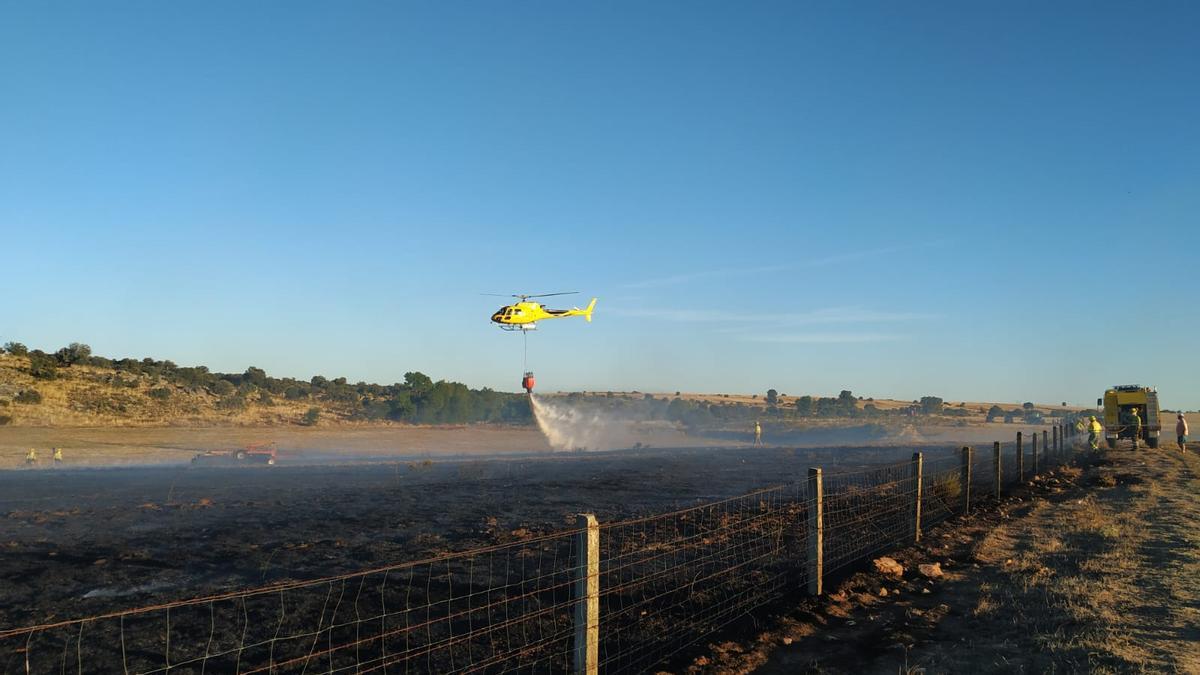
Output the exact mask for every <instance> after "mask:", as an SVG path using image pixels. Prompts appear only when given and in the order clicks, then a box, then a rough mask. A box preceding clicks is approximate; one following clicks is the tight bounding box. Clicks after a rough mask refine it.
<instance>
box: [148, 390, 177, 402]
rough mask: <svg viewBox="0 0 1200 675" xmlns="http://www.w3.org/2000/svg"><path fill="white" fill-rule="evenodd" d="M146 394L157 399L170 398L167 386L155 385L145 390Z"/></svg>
mask: <svg viewBox="0 0 1200 675" xmlns="http://www.w3.org/2000/svg"><path fill="white" fill-rule="evenodd" d="M146 395H147V396H149V397H150V398H153V399H156V400H159V401H165V400H167V399H169V398H171V390H170V389H169V388H167V387H157V388H155V389H151V390H150V391H148V392H146Z"/></svg>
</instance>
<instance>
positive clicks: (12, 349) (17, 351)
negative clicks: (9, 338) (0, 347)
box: [4, 342, 29, 356]
mask: <svg viewBox="0 0 1200 675" xmlns="http://www.w3.org/2000/svg"><path fill="white" fill-rule="evenodd" d="M4 351H6V352H8V353H9V354H12V355H13V356H25V355H26V354H28V353H29V347H26V346H25V345H23V344H21V343H20V342H8V343H6V344H5V345H4Z"/></svg>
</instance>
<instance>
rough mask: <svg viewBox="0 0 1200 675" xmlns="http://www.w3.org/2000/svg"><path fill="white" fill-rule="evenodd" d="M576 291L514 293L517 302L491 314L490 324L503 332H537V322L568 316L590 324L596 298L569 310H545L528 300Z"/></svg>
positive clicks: (540, 304) (543, 306) (543, 307)
mask: <svg viewBox="0 0 1200 675" xmlns="http://www.w3.org/2000/svg"><path fill="white" fill-rule="evenodd" d="M576 293H578V291H568V292H566V293H540V294H537V295H525V294H520V293H514V294H512V295H511V297H514V298H517V302H514V303H513V304H511V305H505V306H503V307H501V308H500V309H498V310H496V312H495V313H494V314H492V322H493V323H496V324H498V325H499V326H500V328H502V329H504V330H512V331H517V330H519V331H531V330H537V322H538V321H545V320H547V319H565V318H567V317H569V316H582V317H583V318H584V319H585V320H586V321H587V322H588V323H591V322H592V310H593V309H595V308H596V298H592V301H591V302H589V303H588V306H587V307H585V308H583V309H580V308H578V307H572V308H571V309H546V306H545V305H543V304H542V303H540V302H530V301H529V299H530V298H548V297H550V296H552V295H574V294H576ZM484 295H498V294H496V293H484Z"/></svg>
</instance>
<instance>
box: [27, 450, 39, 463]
mask: <svg viewBox="0 0 1200 675" xmlns="http://www.w3.org/2000/svg"><path fill="white" fill-rule="evenodd" d="M25 463H26V464H28V465H29V466H33V465H34V464H37V450H34V449H33V448H30V449H29V454H28V455H25Z"/></svg>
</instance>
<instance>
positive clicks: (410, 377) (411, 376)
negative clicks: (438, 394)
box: [404, 371, 433, 394]
mask: <svg viewBox="0 0 1200 675" xmlns="http://www.w3.org/2000/svg"><path fill="white" fill-rule="evenodd" d="M404 384H405V386H407V387H408V388H409V389H411V390H413V391H414V392H416V393H418V394H422V393H425V392H427V391H429V390H431V389H433V380H431V379H429V376H428V375H426V374H425V373H420V372H415V371H414V372H409V373H405V374H404Z"/></svg>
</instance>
